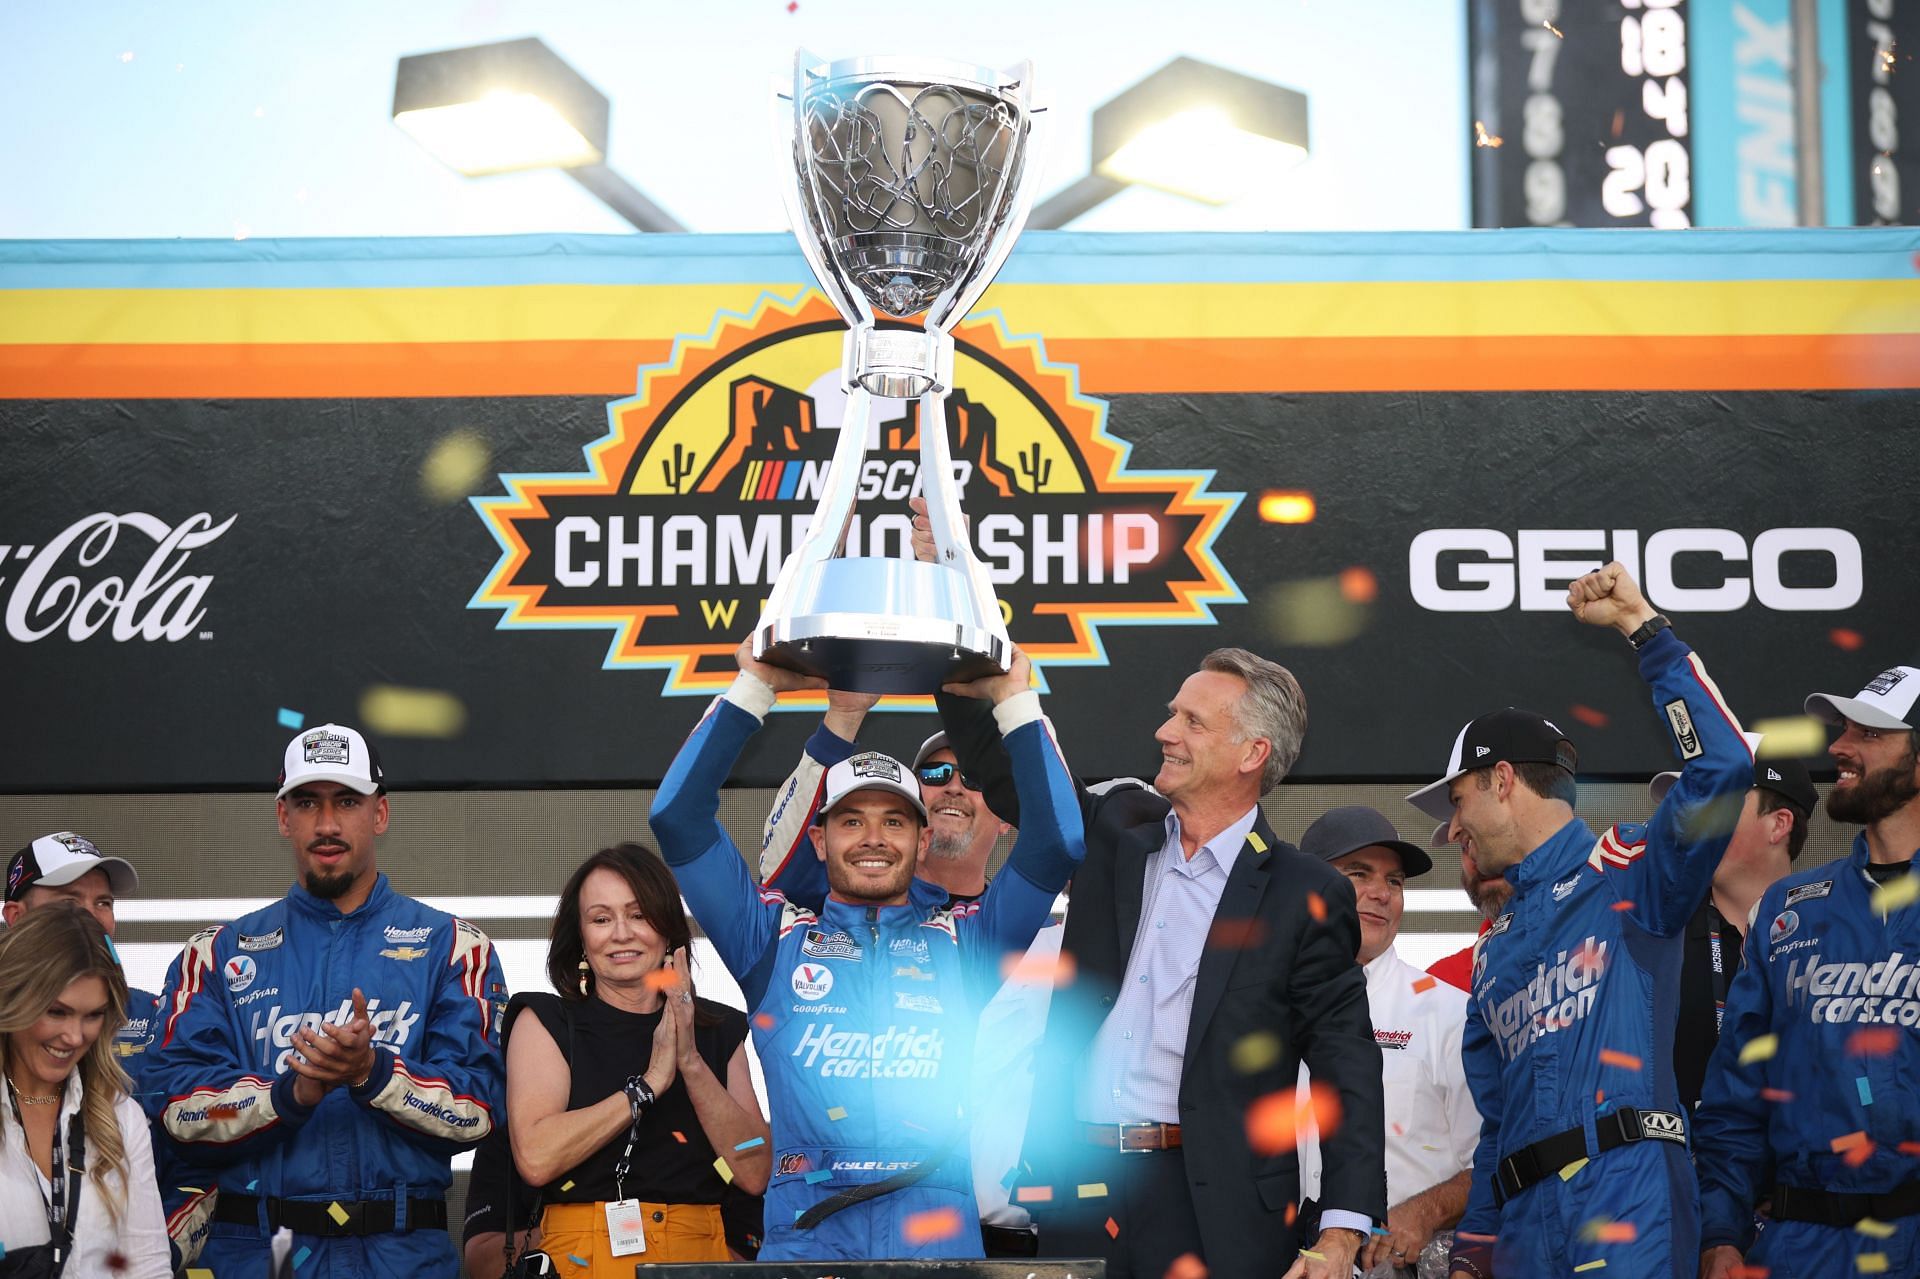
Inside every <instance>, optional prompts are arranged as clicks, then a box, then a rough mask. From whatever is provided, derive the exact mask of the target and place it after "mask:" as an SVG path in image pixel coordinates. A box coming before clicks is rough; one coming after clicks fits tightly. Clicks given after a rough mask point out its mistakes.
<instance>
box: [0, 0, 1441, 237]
mask: <svg viewBox="0 0 1920 1279" xmlns="http://www.w3.org/2000/svg"><path fill="white" fill-rule="evenodd" d="M788 3H789V0H706V2H705V3H693V4H670V3H659V2H656V0H548V2H547V3H544V4H534V3H527V2H525V0H406V2H405V3H392V2H391V0H388V2H386V3H367V2H365V0H340V2H336V3H329V4H318V3H308V4H295V3H291V2H287V0H277V2H276V0H256V2H255V3H244V4H243V3H235V2H233V0H189V2H188V3H182V4H172V5H159V4H153V3H150V2H149V3H143V4H135V3H124V2H113V3H88V2H86V0H64V2H62V0H5V3H0V120H4V121H5V122H6V123H5V127H4V128H0V174H4V175H6V176H5V178H4V180H3V181H0V238H9V239H59V238H68V237H128V238H145V237H156V238H172V237H212V238H227V237H232V236H236V235H246V236H249V237H255V238H260V237H278V236H313V235H343V236H379V235H404V236H429V235H492V234H511V233H517V232H620V231H625V230H627V229H628V228H627V225H626V223H624V222H622V221H621V220H619V219H618V218H617V217H615V216H614V215H613V214H612V213H610V212H608V211H607V210H606V209H605V208H603V207H602V206H601V205H600V204H599V203H598V201H596V200H595V199H594V198H593V197H592V196H590V195H588V194H587V193H586V192H585V191H584V190H582V189H580V188H579V187H578V186H577V185H576V184H574V183H573V182H572V181H571V180H570V179H568V178H566V177H564V176H562V175H560V174H555V173H533V174H515V175H506V176H501V177H493V178H485V179H471V178H463V177H461V176H459V175H458V174H455V173H453V172H451V171H449V170H447V169H445V168H443V167H441V166H440V165H439V164H438V162H436V161H434V160H433V159H431V158H430V157H429V156H428V155H427V154H426V153H425V152H424V151H422V150H421V149H420V148H419V147H418V146H417V145H415V144H414V142H413V141H412V140H411V139H409V138H408V137H407V136H406V135H404V134H403V133H401V132H400V131H399V130H398V129H397V128H396V127H395V126H394V125H393V123H392V121H391V119H390V118H389V109H390V106H391V101H392V94H393V74H394V64H395V62H396V61H397V60H398V59H399V58H400V57H401V56H403V55H405V54H409V53H421V52H427V51H430V50H434V49H441V48H449V47H455V46H459V45H466V44H479V43H483V42H486V41H491V40H502V39H510V38H514V37H519V36H526V35H537V36H540V37H541V38H542V39H544V40H545V41H546V42H547V43H548V44H549V45H550V46H551V47H552V48H553V49H554V50H555V51H556V52H558V53H559V54H560V55H561V56H562V57H564V58H566V59H567V60H568V61H570V62H571V63H573V65H574V66H575V67H577V68H578V69H579V70H580V71H581V72H582V73H583V74H584V75H585V76H586V77H587V78H588V79H589V80H590V81H592V82H593V83H594V84H595V85H596V86H598V87H599V88H600V90H601V91H602V92H604V93H605V94H607V96H608V97H609V98H611V99H612V101H613V120H612V129H611V140H610V154H609V157H608V162H609V164H611V166H612V167H613V168H615V169H616V170H618V171H619V172H620V173H621V174H622V175H624V176H625V177H627V178H628V179H629V180H630V181H632V182H633V183H634V184H635V185H637V186H639V187H640V188H641V189H643V190H644V191H646V192H647V193H648V194H649V195H650V196H652V197H653V198H654V199H655V200H656V201H658V202H659V203H660V204H661V205H663V206H664V207H665V208H667V209H668V210H669V211H670V212H672V213H673V214H674V215H675V216H676V217H678V218H679V219H680V220H681V221H682V222H685V223H686V224H688V225H689V226H690V227H692V228H693V229H695V230H701V231H753V230H759V231H766V230H779V229H783V228H784V227H785V225H786V222H785V217H784V215H783V213H782V212H781V208H780V204H779V199H778V194H777V190H776V188H775V186H774V177H773V159H772V154H773V153H772V147H771V145H770V143H769V137H770V134H771V125H770V119H771V109H770V107H769V104H768V99H769V95H770V90H771V86H772V84H773V83H774V82H775V80H776V79H780V78H783V77H785V76H789V75H790V74H791V66H792V57H793V51H794V49H795V48H796V47H802V46H804V47H806V48H809V49H811V50H812V51H814V52H815V53H818V54H820V55H822V56H826V57H846V56H852V55H856V54H867V53H919V54H933V55H938V56H942V57H954V58H963V59H967V60H970V61H976V62H981V63H986V64H989V65H996V66H998V65H1010V64H1013V63H1017V62H1019V61H1021V60H1022V59H1026V58H1031V59H1032V60H1033V61H1034V63H1035V69H1036V80H1037V81H1038V82H1039V84H1040V86H1041V89H1042V92H1043V93H1044V94H1045V95H1046V96H1047V98H1048V99H1049V103H1050V106H1051V108H1052V110H1051V112H1050V117H1051V120H1052V125H1051V133H1050V136H1049V139H1048V143H1047V148H1046V150H1047V155H1046V171H1045V174H1044V175H1043V178H1042V180H1041V183H1040V187H1039V194H1040V196H1041V197H1042V198H1044V197H1045V196H1046V195H1047V194H1050V193H1051V192H1053V191H1055V190H1057V189H1059V188H1061V187H1063V186H1066V185H1068V184H1069V183H1071V182H1072V181H1073V180H1074V179H1076V178H1078V177H1079V176H1081V175H1082V174H1083V173H1084V172H1085V171H1086V168H1087V160H1088V157H1087V121H1088V117H1089V115H1090V114H1091V112H1092V110H1093V108H1094V107H1095V106H1097V105H1099V104H1100V103H1101V102H1103V101H1105V100H1106V99H1107V98H1109V97H1111V96H1113V95H1114V94H1115V93H1117V92H1119V91H1120V90H1121V89H1124V88H1125V87H1127V86H1128V85H1129V84H1132V83H1133V82H1134V81H1136V80H1138V79H1140V78H1141V77H1142V76H1144V75H1146V74H1147V73H1149V72H1151V71H1152V70H1154V69H1155V68H1157V67H1159V66H1161V65H1162V64H1163V63H1165V62H1167V61H1168V60H1169V59H1171V58H1173V57H1175V56H1176V55H1182V54H1184V55H1186V56H1189V57H1194V58H1199V59H1202V60H1204V61H1208V62H1214V63H1218V64H1220V65H1223V66H1227V67H1230V68H1232V69H1234V70H1236V71H1240V72H1244V73H1246V74H1249V75H1254V76H1259V77H1261V78H1263V79H1267V80H1272V81H1275V82H1277V83H1280V84H1285V85H1288V86H1290V87H1292V88H1295V89H1299V90H1301V91H1303V92H1305V93H1307V94H1308V95H1309V98H1310V100H1311V108H1310V109H1311V116H1312V151H1313V154H1312V158H1311V159H1310V160H1309V161H1308V162H1307V163H1306V164H1305V165H1304V166H1302V167H1301V168H1299V169H1296V170H1294V171H1293V172H1292V173H1291V174H1289V175H1286V176H1285V177H1284V178H1281V179H1276V180H1275V181H1273V182H1271V183H1268V184H1267V185H1266V186H1265V187H1264V188H1263V189H1261V190H1260V191H1259V192H1258V193H1257V194H1255V195H1254V196H1251V197H1249V198H1247V199H1245V200H1242V201H1240V202H1239V203H1237V204H1234V205H1230V206H1227V207H1225V208H1220V209H1213V208H1209V207H1206V206H1202V205H1198V204H1194V203H1192V202H1189V201H1185V200H1180V199H1178V198H1176V197H1172V196H1166V195H1161V194H1159V193H1156V192H1152V191H1147V190H1138V189H1136V190H1130V191H1128V192H1125V193H1123V194H1122V195H1120V196H1118V197H1116V198H1115V199H1113V200H1111V201H1109V202H1108V203H1107V204H1105V205H1103V206H1101V207H1100V208H1098V209H1096V210H1094V211H1093V212H1092V213H1090V214H1088V215H1087V216H1085V217H1084V218H1082V219H1081V220H1080V221H1079V222H1077V223H1075V224H1074V225H1075V226H1076V228H1078V229H1085V230H1147V229H1177V230H1248V229H1290V230H1291V229H1332V228H1338V229H1347V230H1359V229H1382V230H1388V229H1407V228H1453V227H1460V226H1464V225H1466V219H1467V188H1466V184H1467V152H1468V150H1469V147H1470V145H1471V131H1472V126H1471V122H1470V121H1469V120H1468V119H1467V118H1466V107H1465V92H1466V56H1465V38H1466V37H1465V19H1464V10H1465V5H1464V4H1462V3H1459V2H1458V0H1373V2H1372V3H1369V4H1367V5H1364V6H1362V5H1356V4H1353V3H1351V0H1237V2H1235V0H1166V2H1159V3H1149V2H1147V0H1110V2H1108V3H1092V2H1090V0H1071V2H1065V0H974V2H973V3H971V4H964V5H963V4H959V3H952V2H951V0H950V2H948V3H924V2H923V3H901V2H900V0H894V2H892V3H878V2H876V0H799V3H798V7H797V8H795V9H794V10H792V11H791V12H789V10H788Z"/></svg>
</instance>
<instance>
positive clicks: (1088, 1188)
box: [1080, 1181, 1107, 1199]
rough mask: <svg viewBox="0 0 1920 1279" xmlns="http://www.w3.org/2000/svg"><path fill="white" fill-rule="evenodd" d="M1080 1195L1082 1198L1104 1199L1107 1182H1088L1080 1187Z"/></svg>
mask: <svg viewBox="0 0 1920 1279" xmlns="http://www.w3.org/2000/svg"><path fill="white" fill-rule="evenodd" d="M1080 1197H1081V1198H1082V1199H1105V1198H1106V1197H1107V1183H1106V1182H1104V1181H1094V1182H1088V1183H1087V1184H1086V1185H1083V1186H1081V1187H1080Z"/></svg>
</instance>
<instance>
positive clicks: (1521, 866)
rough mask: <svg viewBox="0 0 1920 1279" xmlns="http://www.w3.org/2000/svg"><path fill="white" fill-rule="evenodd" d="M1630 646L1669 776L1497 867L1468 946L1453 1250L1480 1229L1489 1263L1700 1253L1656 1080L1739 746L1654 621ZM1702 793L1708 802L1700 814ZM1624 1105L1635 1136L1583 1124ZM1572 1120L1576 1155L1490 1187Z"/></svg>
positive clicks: (1665, 1075)
mask: <svg viewBox="0 0 1920 1279" xmlns="http://www.w3.org/2000/svg"><path fill="white" fill-rule="evenodd" d="M1639 660H1640V674H1641V676H1642V677H1643V678H1644V679H1645V680H1646V681H1647V682H1648V684H1650V685H1651V686H1652V690H1653V700H1654V705H1655V706H1656V707H1657V708H1658V709H1659V710H1660V711H1661V713H1662V717H1663V718H1664V719H1665V720H1666V722H1667V724H1668V726H1669V730H1670V732H1672V734H1673V737H1674V740H1675V744H1676V746H1677V747H1678V751H1679V754H1680V756H1681V759H1682V763H1683V767H1682V769H1681V773H1680V779H1679V781H1677V782H1676V783H1675V784H1674V786H1673V789H1672V790H1671V791H1669V792H1668V794H1667V797H1666V798H1665V799H1664V800H1663V801H1662V802H1661V804H1660V807H1659V808H1658V809H1657V810H1656V811H1655V813H1654V815H1653V819H1652V820H1651V821H1649V822H1647V823H1645V824H1640V823H1625V824H1621V825H1618V826H1614V827H1611V828H1609V829H1608V830H1607V831H1606V832H1605V833H1604V834H1601V835H1598V836H1596V835H1595V834H1594V832H1593V830H1592V829H1591V828H1590V827H1588V826H1587V824H1586V823H1585V822H1583V821H1580V820H1578V819H1575V820H1574V821H1571V822H1568V823H1567V824H1566V825H1565V826H1563V827H1562V828H1561V829H1560V830H1559V831H1558V832H1556V833H1555V834H1554V835H1553V836H1552V837H1551V838H1550V839H1548V840H1547V842H1546V843H1544V844H1542V845H1540V847H1538V848H1536V849H1534V850H1533V851H1532V852H1531V853H1529V854H1528V855H1527V856H1526V857H1525V858H1524V859H1523V860H1522V861H1520V862H1519V863H1518V864H1517V865H1515V866H1513V867H1511V868H1509V869H1508V871H1507V878H1508V880H1510V881H1511V882H1512V884H1513V886H1514V893H1513V899H1512V901H1511V902H1510V903H1509V905H1508V908H1507V911H1506V913H1504V914H1502V915H1501V916H1500V917H1499V918H1498V919H1496V920H1494V921H1493V924H1492V926H1491V927H1490V928H1489V929H1488V930H1487V932H1486V934H1485V935H1484V936H1482V937H1481V939H1480V940H1479V941H1478V942H1477V943H1476V946H1475V953H1474V963H1473V985H1472V991H1471V994H1472V998H1471V999H1470V1000H1469V1001H1468V1006H1467V1025H1466V1031H1465V1034H1464V1038H1463V1042H1462V1055H1463V1056H1464V1058H1465V1063H1466V1070H1467V1081H1468V1083H1469V1085H1470V1086H1471V1087H1472V1089H1473V1099H1474V1102H1475V1104H1476V1105H1477V1106H1478V1107H1479V1109H1480V1114H1481V1118H1482V1127H1481V1137H1480V1143H1479V1146H1478V1147H1477V1148H1476V1150H1475V1152H1474V1159H1473V1185H1472V1190H1471V1192H1470V1194H1469V1196H1468V1200H1467V1210H1466V1215H1465V1216H1464V1217H1463V1218H1462V1219H1461V1221H1460V1225H1459V1229H1458V1233H1457V1235H1456V1239H1457V1240H1458V1242H1457V1243H1456V1253H1458V1251H1459V1250H1460V1249H1461V1248H1462V1247H1463V1246H1465V1247H1469V1248H1470V1247H1472V1246H1473V1244H1474V1243H1475V1241H1476V1239H1478V1240H1484V1239H1486V1238H1488V1237H1497V1243H1495V1244H1494V1246H1493V1262H1494V1271H1495V1273H1496V1274H1497V1275H1499V1276H1501V1277H1502V1279H1533V1276H1545V1275H1566V1274H1569V1273H1572V1272H1573V1271H1574V1270H1575V1269H1576V1268H1578V1267H1582V1266H1586V1265H1588V1264H1589V1263H1595V1262H1601V1261H1604V1262H1605V1263H1606V1266H1605V1274H1606V1276H1607V1277H1608V1279H1635V1277H1636V1276H1662V1277H1663V1279H1664V1277H1666V1276H1673V1277H1674V1279H1694V1277H1695V1274H1696V1271H1697V1269H1698V1266H1699V1254H1698V1250H1697V1247H1696V1244H1697V1240H1698V1226H1699V1217H1698V1200H1697V1198H1696V1195H1695V1190H1694V1181H1693V1171H1692V1168H1691V1166H1690V1165H1689V1163H1688V1157H1687V1147H1686V1144H1685V1138H1684V1136H1683V1133H1684V1129H1685V1117H1684V1115H1683V1113H1682V1109H1681V1105H1680V1101H1679V1095H1678V1090H1677V1088H1676V1086H1675V1084H1674V1077H1673V1035H1674V1026H1675V1023H1676V1021H1677V1018H1678V1015H1679V1014H1678V1009H1679V998H1680V987H1679V980H1680V961H1681V947H1682V943H1683V940H1684V935H1685V931H1686V926H1687V921H1688V920H1689V919H1690V918H1691V917H1692V915H1693V913H1694V912H1695V911H1696V910H1698V909H1699V907H1700V904H1701V902H1703V901H1704V900H1705V899H1706V896H1707V893H1708V891H1709V890H1710V888H1711V887H1712V882H1713V872H1714V868H1715V866H1717V865H1718V864H1719V861H1720V855H1721V854H1722V853H1723V852H1725V851H1726V846H1727V840H1728V837H1729V836H1730V835H1731V833H1732V818H1733V814H1734V813H1736V812H1737V811H1738V810H1737V808H1736V807H1732V806H1733V805H1737V803H1738V800H1737V797H1738V796H1739V795H1740V794H1741V793H1742V792H1744V791H1746V790H1747V789H1748V788H1749V787H1750V786H1751V785H1752V784H1753V756H1752V754H1751V753H1750V752H1749V750H1748V748H1747V745H1746V742H1745V741H1744V740H1743V739H1742V737H1741V735H1740V725H1739V724H1738V722H1737V721H1736V720H1735V719H1734V717H1733V714H1732V713H1731V712H1730V711H1729V710H1728V709H1727V707H1726V705H1725V702H1724V701H1723V700H1722V698H1721V697H1720V694H1719V691H1718V690H1717V689H1716V688H1715V687H1714V686H1713V683H1712V681H1711V680H1709V679H1708V678H1707V675H1706V671H1705V669H1704V668H1703V667H1702V666H1701V664H1700V661H1699V659H1698V658H1697V657H1695V656H1694V655H1693V652H1692V650H1691V649H1689V648H1688V647H1687V646H1686V645H1685V644H1683V643H1681V642H1680V640H1679V639H1677V638H1675V637H1674V635H1673V633H1672V632H1671V631H1666V632H1662V633H1661V634H1659V635H1657V636H1655V637H1654V638H1653V639H1652V640H1650V641H1648V643H1647V644H1646V645H1645V646H1643V647H1642V648H1641V650H1640V654H1639ZM1716 800H1717V801H1719V805H1718V811H1719V812H1720V813H1721V814H1723V816H1722V817H1721V819H1720V820H1715V821H1705V822H1702V821H1700V820H1699V819H1700V817H1701V815H1702V813H1703V811H1704V810H1707V809H1708V807H1709V805H1713V804H1714V802H1715V801H1716ZM1624 1108H1631V1109H1633V1110H1634V1111H1652V1112H1656V1114H1657V1115H1659V1116H1662V1117H1663V1118H1659V1119H1655V1120H1653V1121H1652V1123H1651V1126H1650V1127H1649V1129H1648V1133H1647V1139H1642V1140H1636V1141H1633V1142H1631V1143H1630V1144H1626V1145H1621V1146H1618V1147H1617V1148H1614V1149H1611V1150H1608V1151H1606V1152H1604V1153H1602V1152H1601V1151H1600V1149H1599V1146H1598V1144H1597V1132H1598V1131H1599V1130H1597V1129H1596V1124H1599V1125H1601V1128H1602V1129H1604V1128H1605V1127H1606V1126H1608V1125H1609V1124H1613V1125H1616V1126H1625V1124H1626V1121H1625V1120H1624V1118H1623V1117H1621V1116H1617V1115H1616V1116H1615V1118H1614V1119H1612V1120H1609V1118H1608V1116H1609V1115H1614V1113H1615V1112H1617V1111H1621V1110H1623V1109H1624ZM1576 1128H1578V1129H1583V1130H1584V1146H1585V1153H1586V1156H1587V1157H1588V1159H1589V1160H1590V1162H1588V1163H1586V1164H1584V1165H1582V1164H1580V1163H1579V1162H1578V1161H1577V1160H1570V1161H1568V1164H1567V1165H1565V1166H1563V1167H1562V1168H1559V1169H1553V1170H1548V1171H1549V1174H1550V1175H1547V1176H1546V1177H1545V1178H1544V1179H1543V1180H1540V1181H1538V1182H1536V1183H1534V1184H1532V1185H1530V1186H1528V1187H1527V1188H1525V1189H1524V1190H1522V1191H1521V1192H1520V1193H1519V1194H1518V1195H1517V1196H1514V1197H1513V1198H1510V1199H1506V1200H1505V1201H1504V1203H1502V1202H1500V1201H1499V1197H1498V1195H1497V1191H1496V1185H1497V1181H1496V1174H1497V1171H1498V1169H1499V1166H1500V1164H1501V1161H1502V1160H1504V1159H1506V1158H1508V1157H1509V1156H1512V1155H1515V1154H1516V1152H1519V1151H1521V1150H1523V1149H1524V1148H1526V1147H1529V1146H1531V1145H1532V1144H1533V1143H1535V1142H1538V1141H1541V1140H1542V1139H1545V1138H1549V1137H1553V1136H1555V1135H1556V1134H1559V1133H1562V1132H1565V1131H1568V1130H1570V1129H1576ZM1620 1223H1626V1224H1627V1225H1629V1226H1630V1227H1631V1238H1630V1239H1629V1238H1627V1234H1628V1232H1627V1230H1625V1229H1624V1228H1622V1226H1621V1225H1620ZM1595 1268H1596V1269H1598V1267H1597V1266H1596V1267H1595ZM1582 1273H1585V1272H1584V1271H1582Z"/></svg>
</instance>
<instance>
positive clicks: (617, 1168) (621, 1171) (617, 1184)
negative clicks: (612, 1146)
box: [613, 1106, 641, 1200]
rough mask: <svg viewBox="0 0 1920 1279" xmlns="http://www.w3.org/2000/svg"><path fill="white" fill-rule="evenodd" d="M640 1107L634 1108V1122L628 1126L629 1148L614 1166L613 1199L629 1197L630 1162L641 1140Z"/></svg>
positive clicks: (622, 1153)
mask: <svg viewBox="0 0 1920 1279" xmlns="http://www.w3.org/2000/svg"><path fill="white" fill-rule="evenodd" d="M640 1113H641V1112H640V1107H638V1106H635V1107H634V1108H633V1122H632V1123H630V1124H628V1125H627V1148H626V1149H625V1150H623V1151H621V1152H620V1161H619V1162H618V1163H616V1164H614V1166H613V1197H614V1198H615V1199H616V1200H618V1199H625V1198H626V1197H627V1170H628V1169H629V1168H630V1167H632V1165H631V1164H630V1163H629V1162H628V1161H629V1160H631V1159H632V1158H633V1144H634V1143H635V1142H636V1141H638V1140H640Z"/></svg>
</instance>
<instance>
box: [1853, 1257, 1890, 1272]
mask: <svg viewBox="0 0 1920 1279" xmlns="http://www.w3.org/2000/svg"><path fill="white" fill-rule="evenodd" d="M1853 1264H1854V1268H1855V1269H1857V1270H1858V1271H1859V1272H1860V1273H1861V1274H1863V1275H1884V1274H1885V1273H1887V1254H1886V1253H1884V1252H1863V1253H1861V1254H1860V1255H1859V1256H1857V1257H1855V1258H1854V1259H1853Z"/></svg>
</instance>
